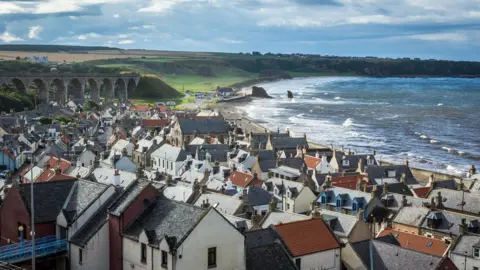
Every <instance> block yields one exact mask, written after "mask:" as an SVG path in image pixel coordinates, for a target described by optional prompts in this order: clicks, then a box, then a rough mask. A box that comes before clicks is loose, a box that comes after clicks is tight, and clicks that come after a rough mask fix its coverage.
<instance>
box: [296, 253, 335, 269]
mask: <svg viewBox="0 0 480 270" xmlns="http://www.w3.org/2000/svg"><path fill="white" fill-rule="evenodd" d="M297 258H301V262H302V263H301V268H300V270H303V269H305V270H310V269H322V270H326V269H332V270H340V268H341V265H340V249H339V248H338V249H331V250H327V251H323V252H318V253H314V254H309V255H305V256H301V257H296V258H294V259H293V261H294V262H295V260H296V259H297Z"/></svg>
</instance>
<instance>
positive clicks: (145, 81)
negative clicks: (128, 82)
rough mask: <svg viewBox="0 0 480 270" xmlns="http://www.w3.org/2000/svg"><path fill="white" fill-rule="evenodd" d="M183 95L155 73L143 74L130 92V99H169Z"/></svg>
mask: <svg viewBox="0 0 480 270" xmlns="http://www.w3.org/2000/svg"><path fill="white" fill-rule="evenodd" d="M182 96H183V95H182V94H181V93H180V92H178V91H177V90H176V89H175V88H173V87H171V86H170V85H168V84H166V83H165V82H163V81H162V80H160V79H159V78H158V77H157V76H155V75H143V76H142V77H141V78H140V82H139V83H138V86H137V89H135V91H134V92H133V93H130V98H132V99H171V98H180V97H182Z"/></svg>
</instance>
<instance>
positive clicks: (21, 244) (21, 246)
mask: <svg viewBox="0 0 480 270" xmlns="http://www.w3.org/2000/svg"><path fill="white" fill-rule="evenodd" d="M18 231H19V232H20V241H19V242H20V250H22V251H23V226H22V225H20V226H18Z"/></svg>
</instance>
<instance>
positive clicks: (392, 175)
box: [387, 170, 396, 178]
mask: <svg viewBox="0 0 480 270" xmlns="http://www.w3.org/2000/svg"><path fill="white" fill-rule="evenodd" d="M395 175H396V171H393V170H390V171H387V177H389V178H393V177H395Z"/></svg>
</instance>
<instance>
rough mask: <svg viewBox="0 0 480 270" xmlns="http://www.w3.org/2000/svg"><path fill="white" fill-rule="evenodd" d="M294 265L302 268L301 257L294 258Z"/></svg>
mask: <svg viewBox="0 0 480 270" xmlns="http://www.w3.org/2000/svg"><path fill="white" fill-rule="evenodd" d="M295 265H296V266H297V268H298V269H302V259H301V258H297V259H295Z"/></svg>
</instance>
